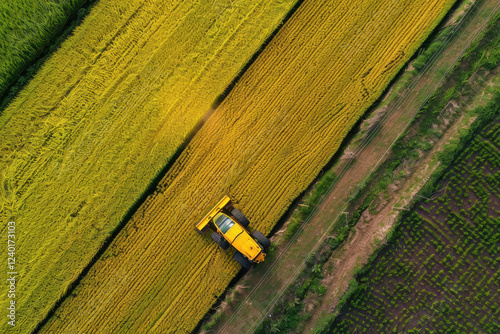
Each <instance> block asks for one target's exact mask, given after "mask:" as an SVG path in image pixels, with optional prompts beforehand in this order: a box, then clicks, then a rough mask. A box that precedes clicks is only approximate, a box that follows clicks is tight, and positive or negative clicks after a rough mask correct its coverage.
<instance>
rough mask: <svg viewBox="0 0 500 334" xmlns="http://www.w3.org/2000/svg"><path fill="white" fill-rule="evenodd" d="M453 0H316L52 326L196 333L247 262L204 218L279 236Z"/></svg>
mask: <svg viewBox="0 0 500 334" xmlns="http://www.w3.org/2000/svg"><path fill="white" fill-rule="evenodd" d="M452 4H453V1H446V0H435V1H424V0H420V1H414V0H412V1H403V2H402V1H400V0H397V1H396V0H392V1H374V0H364V1H357V2H355V3H354V4H353V3H352V2H351V1H347V0H344V1H339V2H335V3H330V2H319V1H304V2H303V3H302V4H301V6H300V7H299V9H298V10H297V12H296V13H295V14H294V15H293V16H292V17H291V18H290V20H289V21H287V23H286V24H285V25H284V26H283V27H282V28H281V29H280V31H279V32H278V34H277V35H276V36H275V37H274V38H273V40H272V41H271V43H270V44H269V45H268V46H267V47H266V48H265V49H264V51H263V52H262V53H261V54H260V56H259V57H258V58H257V59H256V61H255V62H254V63H253V64H252V66H250V67H249V69H248V70H247V71H246V72H245V74H244V75H243V76H242V77H241V79H240V80H239V81H238V83H237V84H236V86H235V88H234V89H233V90H232V91H231V93H230V94H229V95H228V96H227V98H226V99H225V100H224V101H223V102H222V104H221V105H220V106H219V108H218V109H217V110H216V111H215V112H214V114H213V115H212V116H211V117H210V118H209V119H208V121H207V122H206V123H205V124H204V125H203V127H202V128H201V129H200V130H199V131H198V132H197V133H196V135H195V136H194V138H193V140H192V141H191V142H190V144H189V145H188V146H187V147H186V149H185V150H184V151H183V153H182V154H181V155H180V157H179V158H178V159H177V160H176V162H175V163H174V164H173V166H172V168H171V169H170V170H169V171H168V173H167V174H166V176H165V177H164V178H163V180H162V181H161V182H160V184H159V186H158V188H157V190H156V192H155V193H154V194H152V195H151V196H149V197H148V198H147V199H146V201H145V202H144V203H143V205H142V206H141V207H140V208H139V209H138V211H137V212H136V213H135V215H134V216H133V217H132V219H131V220H130V221H129V222H128V223H127V224H126V226H125V227H124V229H123V230H121V231H120V233H119V234H118V235H117V237H116V238H115V240H114V241H113V242H112V244H111V245H110V247H109V248H108V249H107V250H106V252H105V253H104V254H103V256H102V258H100V259H99V260H98V261H97V262H96V263H95V264H94V266H93V267H92V268H91V269H90V271H89V273H88V274H87V275H86V276H85V277H84V278H83V279H82V280H81V282H80V284H79V286H78V287H77V288H76V289H75V290H73V291H72V293H71V296H69V297H68V298H67V299H66V300H65V302H64V303H63V304H62V305H61V307H60V308H59V309H58V310H57V311H56V313H55V315H54V316H53V317H51V318H50V320H49V321H48V323H47V324H46V325H45V326H44V327H43V328H42V330H41V332H42V333H50V332H58V333H59V332H71V331H72V330H73V329H78V330H79V331H81V332H85V333H92V332H97V331H100V332H127V331H128V332H140V333H145V332H152V333H166V332H190V331H192V330H193V328H194V327H195V326H196V323H197V322H198V321H199V320H200V319H201V317H202V316H203V315H204V314H205V313H206V312H207V311H208V310H209V308H210V306H211V305H212V304H213V302H214V301H215V299H216V298H217V297H218V296H219V295H220V294H221V293H222V292H223V291H224V289H225V288H226V286H227V284H228V283H229V282H230V280H231V279H232V278H233V277H234V276H235V274H236V273H237V272H238V270H239V266H238V265H237V263H236V262H235V261H234V260H233V259H232V257H231V256H230V255H231V252H232V251H229V252H228V253H230V254H227V253H225V252H223V251H221V250H220V249H218V248H217V245H216V244H215V243H213V242H212V241H211V239H210V237H209V236H208V235H207V236H205V237H200V236H199V235H198V234H197V233H196V232H195V231H194V229H193V224H194V223H195V222H197V221H198V220H199V219H201V218H202V217H203V214H204V213H205V212H206V210H208V209H209V208H210V207H212V206H213V205H214V204H215V203H216V202H217V201H218V200H219V199H220V198H221V197H222V195H223V194H225V193H226V194H229V195H230V196H232V197H233V198H234V199H235V200H236V201H237V204H236V206H237V207H238V208H240V209H241V211H243V213H245V214H246V215H247V216H248V217H249V218H250V221H251V224H250V227H251V228H252V229H258V230H261V231H263V232H264V233H269V231H270V230H271V229H272V227H273V225H274V224H275V223H276V221H277V220H278V219H279V217H280V216H281V215H282V214H283V213H284V212H285V210H286V209H287V207H288V206H289V205H290V203H291V201H292V200H293V199H294V198H296V197H297V196H298V195H299V194H300V192H302V191H303V190H304V189H305V187H307V185H308V184H309V183H310V182H311V181H312V180H313V179H314V177H315V176H316V175H317V174H318V173H319V171H320V169H321V168H322V167H323V166H324V165H325V164H326V162H327V161H328V160H329V159H330V158H331V157H332V155H333V154H334V153H335V151H336V150H337V149H338V147H339V145H340V143H341V141H342V139H343V138H344V137H345V136H346V134H347V133H348V131H349V130H350V128H351V127H352V126H353V125H354V124H355V122H356V120H357V119H358V118H359V117H360V116H361V115H362V114H363V112H364V111H365V110H366V109H367V108H368V107H369V106H370V105H371V104H372V103H373V102H374V101H375V100H376V99H377V98H378V97H379V96H380V95H381V93H382V91H383V90H384V88H385V87H386V86H387V85H388V83H389V82H390V80H391V79H392V78H393V77H394V75H395V74H396V73H397V71H398V70H399V69H400V68H401V67H402V66H403V64H404V63H405V62H406V61H407V60H408V59H409V58H410V56H411V55H412V54H413V53H414V52H415V50H416V49H417V48H418V47H419V45H420V44H421V43H422V41H423V40H424V39H425V38H426V37H427V36H428V34H429V33H430V31H431V30H432V29H433V28H434V27H435V26H436V25H437V23H438V22H439V20H440V19H441V18H442V17H443V15H444V14H445V13H446V12H447V10H448V9H449V8H450V6H451V5H452Z"/></svg>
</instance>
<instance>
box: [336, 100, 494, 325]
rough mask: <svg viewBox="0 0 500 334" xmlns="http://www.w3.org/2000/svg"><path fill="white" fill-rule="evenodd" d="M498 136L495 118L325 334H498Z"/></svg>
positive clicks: (384, 253)
mask: <svg viewBox="0 0 500 334" xmlns="http://www.w3.org/2000/svg"><path fill="white" fill-rule="evenodd" d="M497 101H498V99H497ZM497 108H498V107H497ZM499 135H500V119H499V118H497V120H496V122H494V124H492V125H490V126H488V127H487V128H486V129H484V130H483V131H482V132H481V133H480V134H479V135H477V136H476V137H475V138H474V140H473V141H472V143H471V144H470V146H468V147H467V148H466V149H465V151H464V152H463V153H462V154H461V155H460V156H459V157H458V159H457V160H456V162H455V164H454V167H453V168H452V169H451V170H450V171H449V172H447V174H446V175H445V176H444V180H443V181H442V182H441V184H440V187H441V189H440V190H439V192H438V194H437V195H436V196H435V197H434V196H433V198H432V200H428V201H426V202H424V203H421V204H420V205H418V207H417V208H416V209H415V210H414V211H413V212H412V213H411V214H409V215H408V216H406V217H405V218H404V219H403V221H402V223H401V225H400V226H398V228H397V230H396V233H395V235H394V239H393V240H394V241H393V243H391V245H390V246H388V247H387V248H386V249H384V250H382V251H381V252H380V253H379V254H378V256H377V257H376V258H375V260H374V261H373V262H372V264H370V266H369V268H368V269H367V272H366V273H365V274H363V275H361V276H360V277H359V280H358V281H359V285H358V287H357V290H356V292H355V293H354V294H353V296H352V297H351V298H350V299H349V301H348V303H347V304H346V306H345V307H344V308H342V309H341V311H340V315H339V316H338V317H337V319H336V320H335V322H334V323H333V324H332V326H331V327H330V332H331V333H352V332H353V331H359V332H384V333H388V332H390V331H391V330H392V331H394V332H398V333H401V332H405V333H411V332H415V333H416V332H425V333H427V332H438V333H479V332H481V333H498V329H499V327H498V306H499V303H498V301H499V299H500V295H499V290H498V281H499V276H498V274H499V264H498V251H499V246H500V234H499V233H498V228H499V217H500V190H499V189H500V178H499V173H500V155H499V153H498V152H499V149H500V139H499V138H500V136H499Z"/></svg>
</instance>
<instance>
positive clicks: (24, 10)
mask: <svg viewBox="0 0 500 334" xmlns="http://www.w3.org/2000/svg"><path fill="white" fill-rule="evenodd" d="M85 2H86V0H63V1H54V0H49V1H44V2H43V4H42V3H40V1H34V0H30V1H2V2H0V40H1V41H5V43H2V44H0V96H2V95H3V94H4V93H5V91H6V90H7V88H8V87H9V85H10V84H11V83H12V81H13V80H15V78H16V77H17V76H18V75H19V74H20V73H21V72H22V71H23V70H24V68H25V67H26V65H27V64H28V63H29V62H30V61H32V60H33V58H35V57H37V56H38V55H39V53H40V52H41V51H42V50H43V48H44V47H45V46H46V45H47V43H48V42H49V41H50V39H51V38H52V36H53V35H54V34H55V33H57V32H58V31H59V30H61V29H62V27H63V26H64V24H65V23H66V21H67V20H68V18H69V16H70V15H71V14H73V13H74V12H75V11H76V10H78V8H80V7H81V6H82V5H83V4H84V3H85Z"/></svg>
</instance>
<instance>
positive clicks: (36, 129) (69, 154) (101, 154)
mask: <svg viewBox="0 0 500 334" xmlns="http://www.w3.org/2000/svg"><path fill="white" fill-rule="evenodd" d="M294 4H295V0H287V1H282V0H273V1H269V0H261V1H254V0H243V1H238V2H237V3H234V2H231V1H210V2H208V1H200V2H195V1H147V2H144V1H137V0H129V1H119V2H116V1H110V0H101V1H99V2H98V3H97V4H96V5H95V6H94V7H93V9H92V11H91V13H90V14H89V15H88V17H87V18H86V19H85V21H84V22H83V24H82V25H81V26H80V27H78V28H77V29H76V30H75V32H74V34H73V35H72V36H71V37H70V38H69V39H68V40H66V41H65V42H64V43H63V44H62V46H61V48H60V49H58V50H57V51H56V52H55V53H54V54H53V56H52V57H51V58H50V59H49V60H48V61H47V62H46V63H45V64H44V66H43V67H42V69H41V70H40V72H39V73H38V74H37V75H36V76H35V77H34V79H33V80H32V81H31V82H30V84H29V85H28V86H27V87H26V88H25V89H24V90H23V91H22V92H21V94H20V95H19V96H18V97H17V98H16V100H15V101H14V102H12V103H11V105H10V106H9V107H8V108H7V109H6V110H5V112H4V113H3V114H2V116H1V117H0V138H2V139H1V141H0V171H1V173H0V181H1V185H2V187H1V189H2V190H1V191H0V208H1V209H0V214H1V217H2V221H5V222H7V221H15V222H16V226H17V230H16V237H17V239H16V240H17V245H16V249H17V253H16V259H17V262H18V264H19V265H18V272H19V276H18V277H20V279H19V281H18V282H17V289H18V291H20V293H19V294H18V297H17V300H16V301H17V314H18V319H17V322H18V324H19V326H17V327H16V328H14V329H13V331H14V332H15V331H22V332H29V331H30V330H31V329H33V328H34V326H36V324H37V323H38V322H39V321H41V320H42V319H43V318H44V317H45V316H46V315H47V314H48V312H49V310H50V309H51V308H52V307H53V305H54V303H55V301H56V300H57V299H58V298H60V297H61V296H62V295H63V294H64V292H65V291H66V289H67V288H68V286H69V284H70V283H71V282H73V281H74V280H75V279H76V278H77V277H78V275H79V274H80V273H81V271H82V269H83V268H84V267H85V266H86V265H87V264H88V263H89V262H90V260H91V259H92V257H93V256H94V255H95V254H96V252H97V251H98V249H99V248H100V247H101V245H102V244H103V242H104V240H105V239H106V238H107V237H108V236H109V235H110V233H111V231H112V230H113V229H114V228H115V227H116V226H117V225H118V224H119V222H120V221H121V220H122V219H123V218H124V216H125V215H126V213H127V210H129V209H130V208H131V207H132V205H133V204H134V202H135V201H136V200H137V199H138V198H139V197H140V195H141V194H142V193H143V192H144V191H145V190H146V188H147V186H148V184H150V182H151V181H152V180H153V178H154V177H155V176H156V175H157V174H158V172H159V171H160V170H161V169H162V168H163V167H164V166H165V165H166V164H167V163H168V162H169V161H170V159H171V158H172V156H173V155H174V153H175V152H176V151H177V150H178V149H179V147H180V146H181V145H182V143H183V142H184V141H185V139H186V136H187V135H188V134H189V132H190V131H192V130H193V128H194V127H195V125H196V124H197V122H198V121H199V120H200V119H201V118H202V117H203V115H205V113H206V112H207V111H208V110H209V109H210V108H211V105H212V103H213V102H214V101H216V100H217V97H218V96H219V95H220V94H222V93H223V92H224V90H225V88H226V87H227V86H228V85H229V84H230V83H231V81H232V80H233V79H234V78H235V77H236V76H237V74H238V73H239V71H240V70H241V69H242V68H243V66H244V65H245V64H246V63H247V62H248V60H249V59H250V58H251V57H252V56H253V54H254V53H255V52H256V51H257V50H258V49H259V48H260V47H261V45H262V43H263V42H264V41H265V40H266V38H267V37H268V36H270V34H271V33H272V31H273V30H274V29H275V28H276V27H277V26H278V25H279V24H280V23H281V21H282V20H283V18H284V17H285V16H286V14H287V13H288V12H289V11H290V9H291V8H292V7H293V5H294ZM4 285H5V290H3V291H7V288H6V282H4V283H3V284H2V286H4ZM21 291H22V293H21ZM6 302H8V300H7V299H6V298H4V299H2V301H1V302H0V306H1V307H2V308H3V307H4V306H5V307H6ZM6 319H7V318H6V317H5V316H4V317H2V318H1V322H0V324H1V328H6V326H7V324H6Z"/></svg>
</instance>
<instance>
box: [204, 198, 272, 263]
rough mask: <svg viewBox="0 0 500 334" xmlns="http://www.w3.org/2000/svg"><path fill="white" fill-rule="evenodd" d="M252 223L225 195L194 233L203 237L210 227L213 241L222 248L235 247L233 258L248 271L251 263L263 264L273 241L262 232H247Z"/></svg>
mask: <svg viewBox="0 0 500 334" xmlns="http://www.w3.org/2000/svg"><path fill="white" fill-rule="evenodd" d="M249 224H250V222H249V221H248V219H247V217H245V216H244V215H243V214H242V213H241V212H240V211H239V210H238V209H236V208H235V207H234V206H233V202H232V201H231V199H230V198H229V196H224V197H223V198H222V199H221V200H220V201H219V203H217V205H216V206H215V207H214V208H212V209H211V210H210V211H209V212H208V213H207V214H206V216H205V217H204V218H203V219H202V220H201V221H200V222H199V223H197V224H195V230H196V231H197V232H199V233H200V234H203V233H204V232H205V231H206V230H207V229H209V228H210V227H211V228H212V229H213V230H214V231H213V232H212V239H213V240H214V241H215V242H216V243H217V244H218V245H219V246H220V247H221V248H222V249H223V250H226V249H228V248H229V245H232V246H233V247H234V248H236V253H235V254H234V259H235V260H236V261H237V262H238V263H239V264H241V266H242V267H243V268H245V269H250V267H251V266H252V263H260V262H262V261H264V257H265V256H266V253H265V251H267V249H268V248H269V246H270V245H271V241H270V240H269V239H268V238H266V237H265V236H264V235H263V234H262V233H260V232H259V231H254V232H253V233H252V234H250V232H249V231H248V229H247V228H248V225H249Z"/></svg>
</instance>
